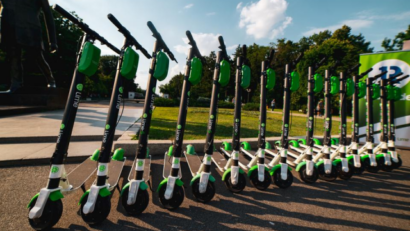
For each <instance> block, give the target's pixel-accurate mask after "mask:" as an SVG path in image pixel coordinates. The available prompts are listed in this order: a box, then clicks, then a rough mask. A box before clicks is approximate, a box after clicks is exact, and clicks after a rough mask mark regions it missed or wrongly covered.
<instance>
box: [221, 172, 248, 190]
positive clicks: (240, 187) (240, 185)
mask: <svg viewBox="0 0 410 231" xmlns="http://www.w3.org/2000/svg"><path fill="white" fill-rule="evenodd" d="M224 182H225V185H226V187H227V188H228V190H229V191H231V192H232V193H240V192H242V191H243V190H244V189H245V187H246V177H245V176H244V174H243V173H240V174H239V177H238V183H237V184H236V185H233V184H232V180H231V173H230V172H229V173H228V174H227V175H226V177H225V180H224Z"/></svg>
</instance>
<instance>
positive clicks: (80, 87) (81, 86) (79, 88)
mask: <svg viewBox="0 0 410 231" xmlns="http://www.w3.org/2000/svg"><path fill="white" fill-rule="evenodd" d="M77 90H79V91H82V90H83V85H82V84H81V83H79V84H77Z"/></svg>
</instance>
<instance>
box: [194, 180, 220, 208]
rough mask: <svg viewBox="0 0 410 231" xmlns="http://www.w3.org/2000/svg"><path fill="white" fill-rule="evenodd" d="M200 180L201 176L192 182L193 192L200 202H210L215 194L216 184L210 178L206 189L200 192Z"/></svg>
mask: <svg viewBox="0 0 410 231" xmlns="http://www.w3.org/2000/svg"><path fill="white" fill-rule="evenodd" d="M199 181H200V178H197V179H195V181H194V182H193V183H192V186H191V189H192V194H193V195H194V197H195V199H196V200H197V201H199V202H202V203H206V202H209V201H210V200H212V198H214V196H215V184H214V182H212V181H210V180H208V185H207V186H206V191H205V192H204V193H200V192H199Z"/></svg>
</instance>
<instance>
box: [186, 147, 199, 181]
mask: <svg viewBox="0 0 410 231" xmlns="http://www.w3.org/2000/svg"><path fill="white" fill-rule="evenodd" d="M184 155H185V159H186V161H187V163H188V167H189V170H191V174H192V176H193V177H194V176H196V174H197V172H198V170H199V168H200V167H201V164H202V161H201V158H200V156H199V155H198V154H187V153H186V152H184ZM201 156H202V157H203V155H201Z"/></svg>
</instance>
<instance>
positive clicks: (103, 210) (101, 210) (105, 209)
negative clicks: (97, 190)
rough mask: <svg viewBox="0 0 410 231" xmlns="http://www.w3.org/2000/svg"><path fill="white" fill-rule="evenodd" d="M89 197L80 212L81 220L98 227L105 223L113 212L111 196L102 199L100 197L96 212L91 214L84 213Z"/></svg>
mask: <svg viewBox="0 0 410 231" xmlns="http://www.w3.org/2000/svg"><path fill="white" fill-rule="evenodd" d="M87 199H88V195H87V196H85V197H84V198H83V201H82V204H81V208H80V212H81V218H83V220H84V222H85V223H87V224H89V225H97V224H100V223H101V222H103V221H105V220H106V219H107V217H108V215H109V214H110V211H111V196H106V197H101V196H100V195H98V197H97V201H96V202H95V207H94V211H93V212H92V213H89V214H84V213H83V207H84V205H85V204H86V203H87Z"/></svg>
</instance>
